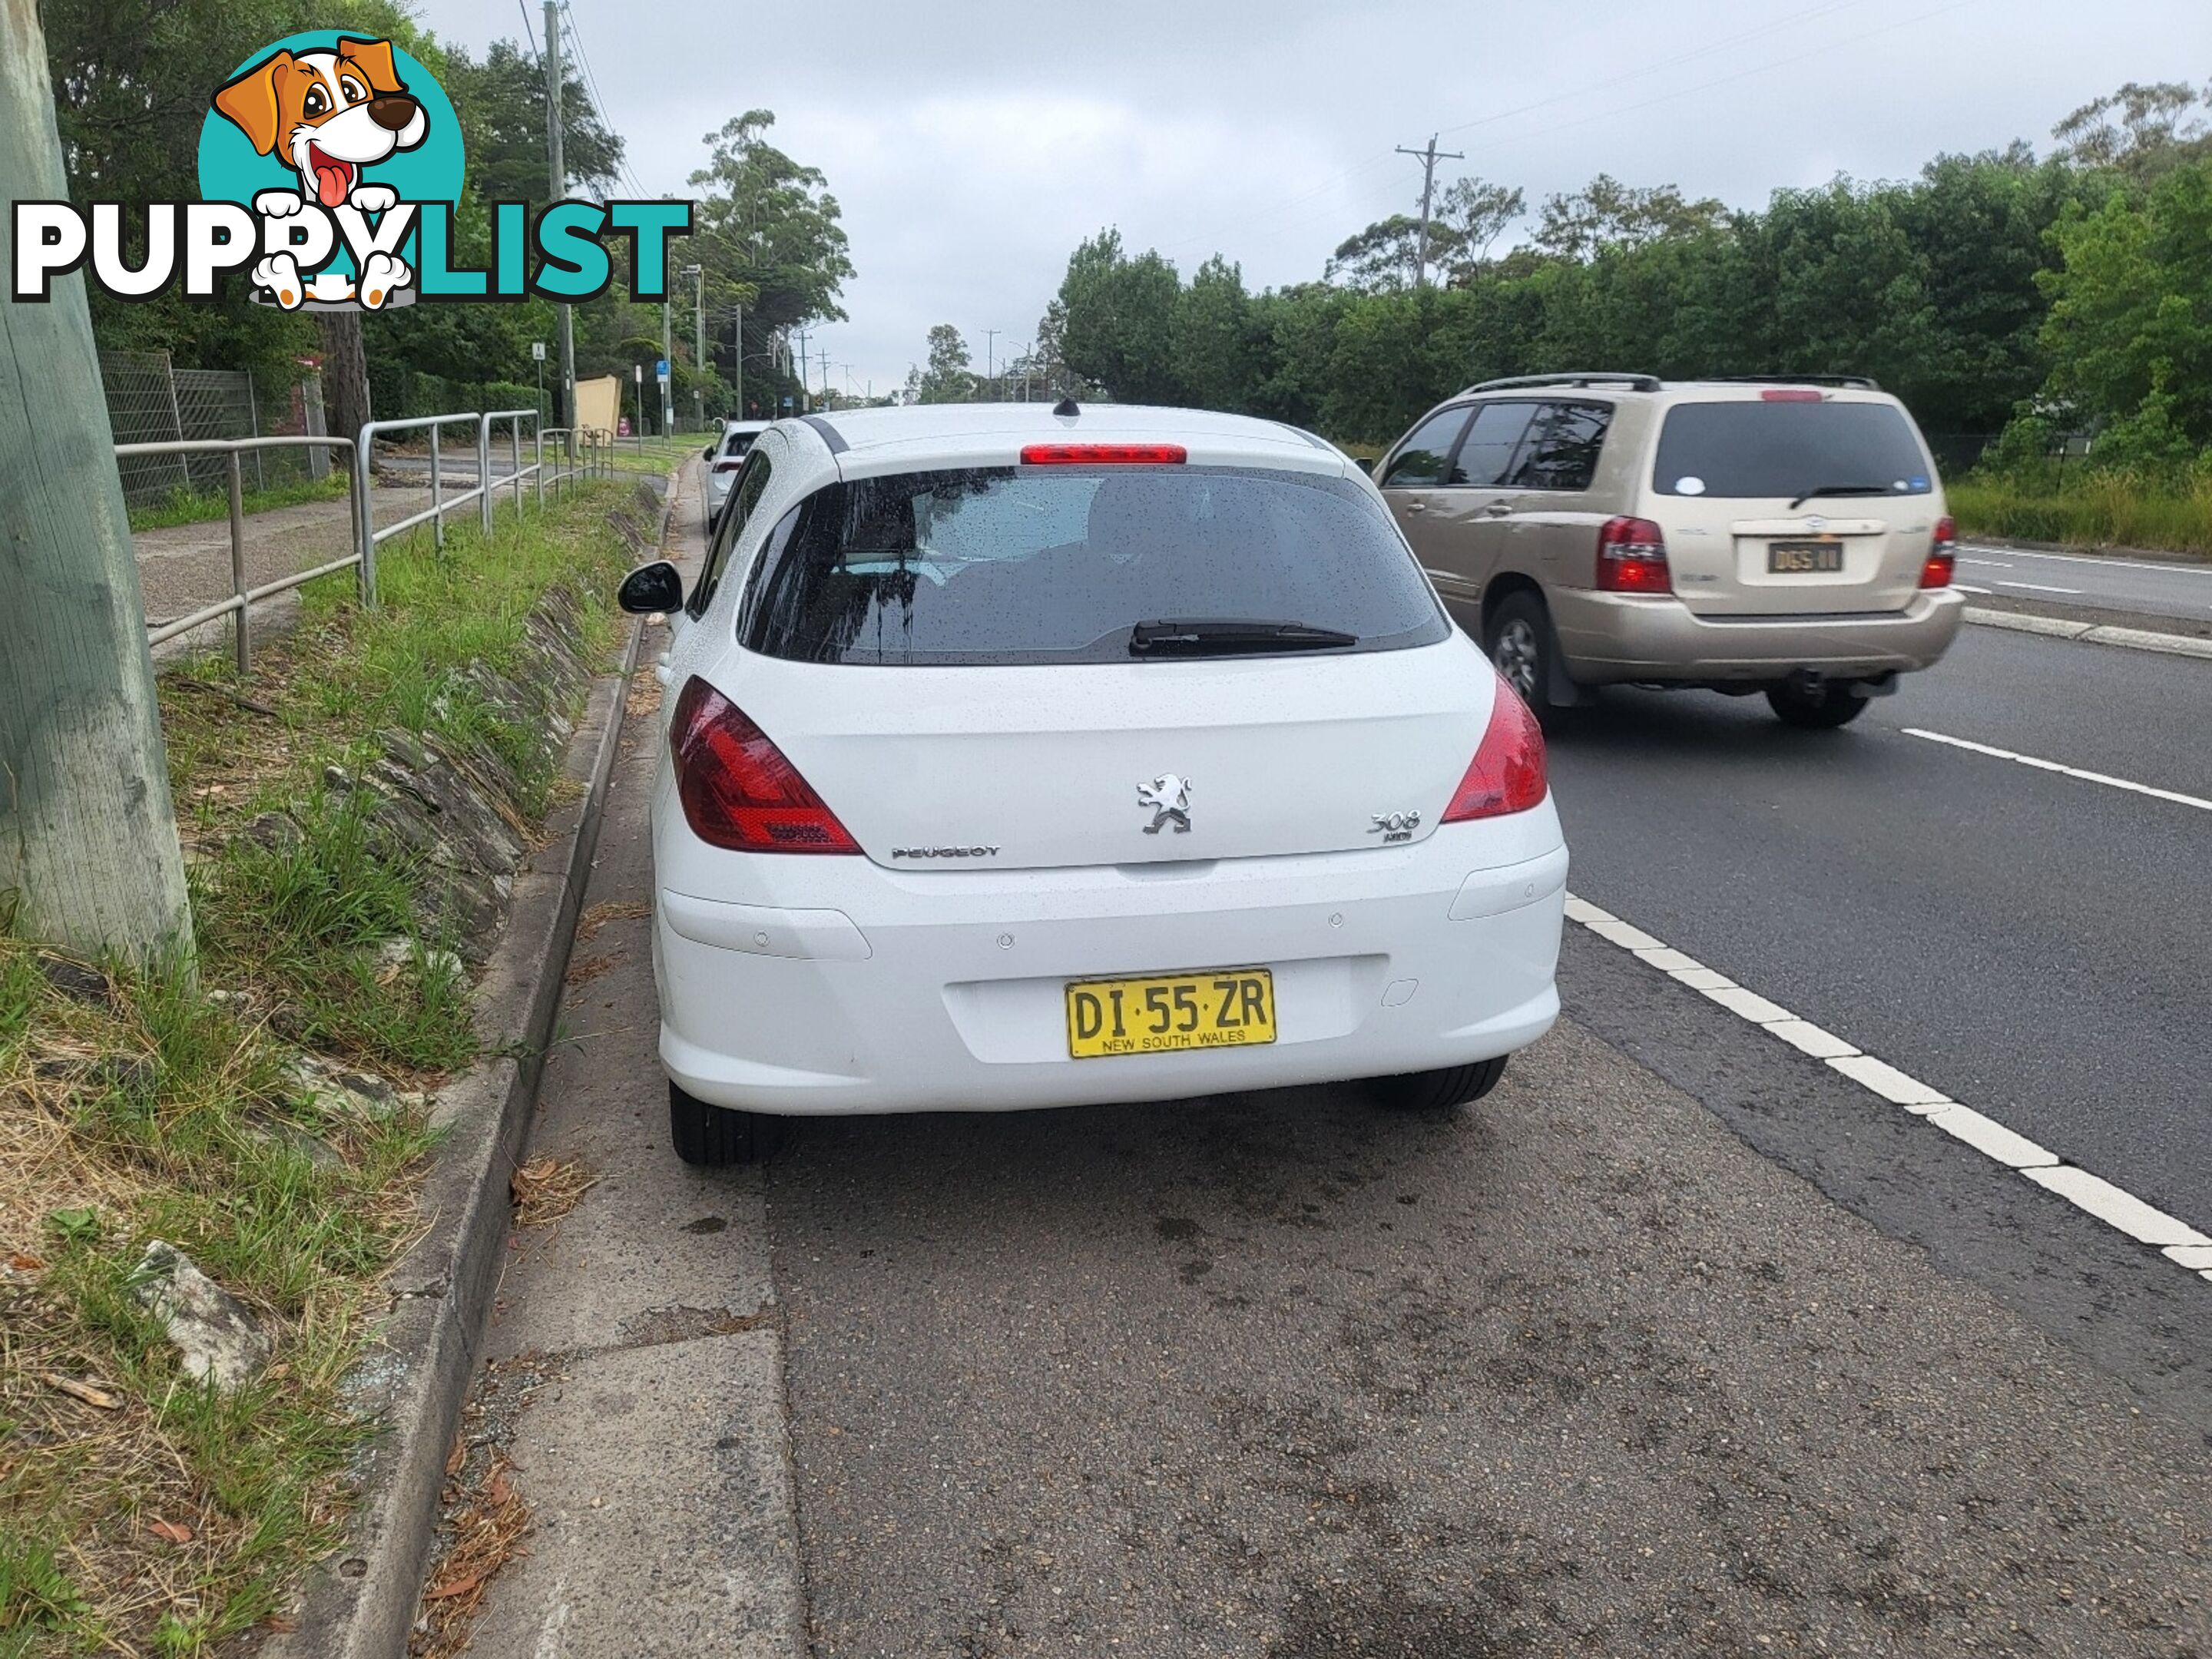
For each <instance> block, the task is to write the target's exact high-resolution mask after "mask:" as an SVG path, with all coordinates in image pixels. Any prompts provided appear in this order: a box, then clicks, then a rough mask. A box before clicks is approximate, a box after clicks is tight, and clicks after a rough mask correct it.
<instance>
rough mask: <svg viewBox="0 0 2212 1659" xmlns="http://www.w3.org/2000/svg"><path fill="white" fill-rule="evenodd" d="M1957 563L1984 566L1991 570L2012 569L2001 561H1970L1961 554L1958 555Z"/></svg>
mask: <svg viewBox="0 0 2212 1659" xmlns="http://www.w3.org/2000/svg"><path fill="white" fill-rule="evenodd" d="M1959 562H1960V564H1985V565H1987V566H1989V568H1990V569H1992V570H2009V569H2011V568H2012V567H2011V566H2010V565H2008V564H2007V563H2006V562H2004V561H2003V560H2002V559H1970V558H1968V557H1967V556H1966V555H1965V554H1963V553H1961V554H1960V555H1959Z"/></svg>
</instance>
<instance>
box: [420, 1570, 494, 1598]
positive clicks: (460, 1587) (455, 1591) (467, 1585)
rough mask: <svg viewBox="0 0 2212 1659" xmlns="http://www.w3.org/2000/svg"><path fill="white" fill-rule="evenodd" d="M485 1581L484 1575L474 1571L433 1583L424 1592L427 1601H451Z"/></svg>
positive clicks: (423, 1596) (423, 1595)
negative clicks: (463, 1575) (439, 1582)
mask: <svg viewBox="0 0 2212 1659" xmlns="http://www.w3.org/2000/svg"><path fill="white" fill-rule="evenodd" d="M483 1581H484V1575H483V1573H480V1572H472V1573H469V1574H467V1575H466V1576H465V1577H460V1578H452V1579H448V1580H447V1581H446V1582H445V1583H441V1584H433V1585H431V1586H430V1588H429V1589H426V1590H424V1591H423V1592H422V1599H423V1600H424V1601H451V1600H453V1597H455V1596H456V1595H467V1594H468V1593H469V1592H470V1591H471V1590H472V1589H475V1588H476V1587H477V1585H478V1584H481V1583H483Z"/></svg>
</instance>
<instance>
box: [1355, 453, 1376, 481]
mask: <svg viewBox="0 0 2212 1659" xmlns="http://www.w3.org/2000/svg"><path fill="white" fill-rule="evenodd" d="M1352 465H1354V466H1356V467H1358V469H1359V470H1360V471H1362V472H1364V473H1365V474H1366V475H1367V476H1368V477H1370V478H1371V477H1374V476H1375V463H1374V461H1373V460H1372V459H1370V457H1368V456H1365V455H1354V456H1353V457H1352Z"/></svg>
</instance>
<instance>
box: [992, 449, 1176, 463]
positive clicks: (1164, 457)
mask: <svg viewBox="0 0 2212 1659" xmlns="http://www.w3.org/2000/svg"><path fill="white" fill-rule="evenodd" d="M1188 459H1190V452H1189V451H1188V450H1187V449H1185V448H1184V447H1182V445H1181V444H1030V445H1027V446H1025V447H1024V448H1023V450H1022V465H1024V466H1116V465H1119V466H1181V465H1182V464H1183V463H1184V462H1185V461H1187V460H1188Z"/></svg>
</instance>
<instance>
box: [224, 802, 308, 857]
mask: <svg viewBox="0 0 2212 1659" xmlns="http://www.w3.org/2000/svg"><path fill="white" fill-rule="evenodd" d="M239 833H240V835H242V836H245V837H246V840H248V841H250V842H252V843H253V844H254V845H255V846H256V847H258V848H261V849H262V850H263V851H264V852H269V853H289V852H291V851H293V850H294V849H295V848H297V847H298V846H299V845H300V843H301V842H303V841H305V840H306V839H307V837H306V836H305V835H304V834H303V833H302V832H301V829H300V825H299V822H298V820H296V819H295V818H294V817H292V816H291V815H290V814H289V813H286V812H264V813H262V814H260V815H259V816H258V817H255V818H253V819H252V821H251V822H249V823H247V824H246V828H245V829H242V830H240V832H239Z"/></svg>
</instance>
